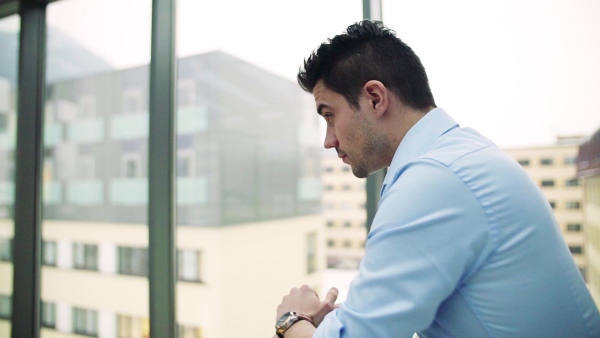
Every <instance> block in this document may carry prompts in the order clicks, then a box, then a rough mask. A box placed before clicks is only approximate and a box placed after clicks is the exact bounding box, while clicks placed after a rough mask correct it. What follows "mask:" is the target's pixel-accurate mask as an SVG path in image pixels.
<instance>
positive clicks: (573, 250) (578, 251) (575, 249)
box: [569, 245, 583, 255]
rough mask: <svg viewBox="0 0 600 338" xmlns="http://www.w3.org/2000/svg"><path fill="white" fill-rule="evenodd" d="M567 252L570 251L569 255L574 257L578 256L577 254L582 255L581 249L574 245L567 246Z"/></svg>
mask: <svg viewBox="0 0 600 338" xmlns="http://www.w3.org/2000/svg"><path fill="white" fill-rule="evenodd" d="M569 251H571V253H572V254H574V255H579V254H582V253H583V248H582V247H581V246H579V245H574V246H571V245H569Z"/></svg>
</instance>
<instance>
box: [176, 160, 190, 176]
mask: <svg viewBox="0 0 600 338" xmlns="http://www.w3.org/2000/svg"><path fill="white" fill-rule="evenodd" d="M191 162H192V159H191V158H190V156H184V155H179V156H177V177H188V176H191V175H192V169H191V165H192V163H191Z"/></svg>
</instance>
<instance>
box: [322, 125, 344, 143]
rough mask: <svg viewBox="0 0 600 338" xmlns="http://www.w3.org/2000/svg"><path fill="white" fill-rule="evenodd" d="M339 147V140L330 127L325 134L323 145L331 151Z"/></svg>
mask: <svg viewBox="0 0 600 338" xmlns="http://www.w3.org/2000/svg"><path fill="white" fill-rule="evenodd" d="M339 145H340V143H339V142H338V139H337V137H336V136H335V132H334V130H333V128H331V127H330V126H328V127H327V131H326V132H325V143H324V144H323V146H324V147H325V149H329V148H337V147H338V146H339Z"/></svg>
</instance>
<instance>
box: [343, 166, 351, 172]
mask: <svg viewBox="0 0 600 338" xmlns="http://www.w3.org/2000/svg"><path fill="white" fill-rule="evenodd" d="M342 171H343V172H345V173H347V172H349V171H350V167H349V166H345V167H343V168H342Z"/></svg>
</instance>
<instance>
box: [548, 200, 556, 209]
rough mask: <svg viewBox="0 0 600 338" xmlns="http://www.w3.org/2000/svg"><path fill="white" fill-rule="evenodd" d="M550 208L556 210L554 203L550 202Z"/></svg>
mask: <svg viewBox="0 0 600 338" xmlns="http://www.w3.org/2000/svg"><path fill="white" fill-rule="evenodd" d="M549 203H550V208H552V209H556V202H553V201H550V202H549Z"/></svg>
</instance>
